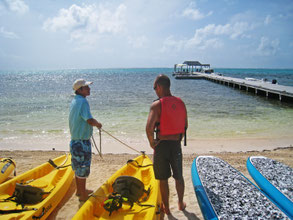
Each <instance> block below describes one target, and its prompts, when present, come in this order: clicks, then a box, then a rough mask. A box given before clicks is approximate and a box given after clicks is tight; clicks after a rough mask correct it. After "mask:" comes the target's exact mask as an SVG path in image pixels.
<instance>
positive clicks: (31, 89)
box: [0, 68, 293, 150]
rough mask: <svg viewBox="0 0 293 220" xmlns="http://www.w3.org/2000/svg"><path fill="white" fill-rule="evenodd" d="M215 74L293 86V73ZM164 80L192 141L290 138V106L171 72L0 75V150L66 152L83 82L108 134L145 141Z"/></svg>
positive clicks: (135, 70) (292, 118)
mask: <svg viewBox="0 0 293 220" xmlns="http://www.w3.org/2000/svg"><path fill="white" fill-rule="evenodd" d="M215 72H219V73H222V74H223V75H225V76H231V77H236V78H245V77H252V78H257V79H263V78H266V79H268V80H269V81H271V80H272V79H276V80H277V81H278V83H279V84H281V85H286V86H293V69H229V68H225V69H224V68H221V69H220V68H218V69H217V68H215ZM160 73H163V74H166V75H168V76H169V77H170V79H171V91H172V94H173V95H175V96H179V97H181V98H182V99H183V100H184V102H185V104H186V106H187V111H188V118H189V129H188V139H191V140H192V139H198V138H200V139H217V138H246V137H251V138H253V137H260V138H266V137H273V138H282V137H292V135H293V132H292V130H293V129H292V128H293V104H289V103H282V102H279V101H278V100H270V99H266V98H265V97H260V96H256V95H254V94H251V93H246V92H245V91H240V90H238V89H233V88H231V87H227V86H223V85H220V84H216V83H213V82H210V81H206V80H176V79H174V78H173V76H172V73H173V68H131V69H80V70H79V69H72V70H44V71H0V88H1V89H0V97H1V98H0V125H1V126H0V149H10V150H12V149H22V150H30V149H42V150H50V149H51V148H53V147H54V148H56V149H60V150H67V149H68V144H67V143H68V142H69V140H70V135H69V128H68V114H69V106H70V103H71V100H72V98H73V90H72V83H73V82H74V81H75V79H78V78H84V79H86V80H89V81H93V82H94V83H93V85H91V95H90V96H89V97H87V99H88V101H89V103H90V107H91V111H92V115H93V116H94V117H95V118H96V119H97V120H99V121H100V122H102V124H103V128H104V129H105V130H107V131H108V132H110V133H111V134H113V135H114V136H116V137H118V138H120V139H121V140H124V141H126V142H131V140H138V141H139V140H143V141H146V135H145V124H146V120H147V116H148V112H149V107H150V105H151V103H152V102H153V101H154V100H155V99H157V97H156V94H155V92H154V90H153V82H154V79H155V77H156V76H157V75H158V74H160ZM95 135H96V136H97V134H95ZM97 137H98V136H97ZM105 138H106V137H105ZM58 143H59V144H58ZM146 143H147V142H146Z"/></svg>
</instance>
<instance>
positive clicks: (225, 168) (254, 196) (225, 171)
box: [196, 156, 289, 219]
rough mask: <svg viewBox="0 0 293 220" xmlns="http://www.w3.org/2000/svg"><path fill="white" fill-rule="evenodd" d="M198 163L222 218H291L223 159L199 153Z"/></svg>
mask: <svg viewBox="0 0 293 220" xmlns="http://www.w3.org/2000/svg"><path fill="white" fill-rule="evenodd" d="M196 165H197V171H198V174H199V178H200V180H201V182H202V185H203V187H204V189H205V191H206V194H207V196H208V197H209V200H210V202H211V204H212V206H213V208H214V210H215V212H216V214H217V215H218V218H219V219H289V218H288V217H287V216H286V215H285V214H284V213H283V212H282V211H281V210H280V209H279V208H278V207H277V206H276V205H274V204H273V203H272V202H271V201H270V200H269V199H268V198H267V197H266V196H265V195H264V194H262V193H261V192H260V190H258V189H257V188H256V187H255V186H254V185H253V184H252V183H251V182H250V181H249V180H248V179H247V178H245V177H244V176H243V175H242V174H241V173H240V172H239V171H237V170H236V169H234V168H233V167H232V166H230V165H229V164H228V163H226V162H224V161H223V160H221V159H219V158H216V157H206V156H199V157H197V160H196Z"/></svg>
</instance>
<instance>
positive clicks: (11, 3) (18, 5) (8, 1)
mask: <svg viewBox="0 0 293 220" xmlns="http://www.w3.org/2000/svg"><path fill="white" fill-rule="evenodd" d="M3 3H4V5H6V7H7V8H8V9H9V10H10V11H12V12H16V13H19V14H25V13H26V12H28V11H29V7H28V5H26V4H25V3H24V1H22V0H3Z"/></svg>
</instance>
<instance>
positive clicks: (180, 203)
mask: <svg viewBox="0 0 293 220" xmlns="http://www.w3.org/2000/svg"><path fill="white" fill-rule="evenodd" d="M175 184H176V191H177V195H178V208H179V210H180V211H183V210H184V209H185V207H186V204H185V202H183V197H184V179H183V178H182V179H179V180H176V179H175Z"/></svg>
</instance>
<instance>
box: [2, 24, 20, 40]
mask: <svg viewBox="0 0 293 220" xmlns="http://www.w3.org/2000/svg"><path fill="white" fill-rule="evenodd" d="M0 36H1V37H4V38H9V39H18V38H19V37H18V36H17V35H16V34H15V33H13V32H10V31H6V30H5V28H4V27H0Z"/></svg>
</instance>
